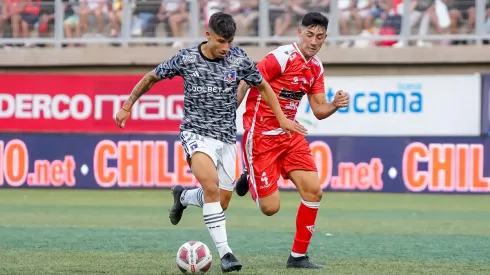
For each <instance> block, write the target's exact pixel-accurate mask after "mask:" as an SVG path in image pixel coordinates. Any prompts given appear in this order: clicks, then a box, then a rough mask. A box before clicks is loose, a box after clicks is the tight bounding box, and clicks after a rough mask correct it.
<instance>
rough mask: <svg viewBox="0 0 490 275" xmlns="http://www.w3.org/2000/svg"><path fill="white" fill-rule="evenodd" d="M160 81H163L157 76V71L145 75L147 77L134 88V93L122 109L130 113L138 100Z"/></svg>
mask: <svg viewBox="0 0 490 275" xmlns="http://www.w3.org/2000/svg"><path fill="white" fill-rule="evenodd" d="M160 80H162V79H161V78H159V77H158V76H157V74H156V73H155V71H151V72H148V73H147V74H145V76H143V78H142V79H141V80H140V81H139V82H138V83H137V84H136V86H134V88H133V91H132V92H131V94H130V95H129V97H128V99H127V100H126V101H125V102H124V104H123V106H122V109H123V110H126V111H128V112H129V111H130V110H131V108H132V107H133V105H134V103H135V102H136V101H138V99H139V98H140V97H141V96H142V95H144V94H145V93H146V92H148V91H149V90H150V89H151V87H152V86H153V85H154V84H155V83H157V82H158V81H160Z"/></svg>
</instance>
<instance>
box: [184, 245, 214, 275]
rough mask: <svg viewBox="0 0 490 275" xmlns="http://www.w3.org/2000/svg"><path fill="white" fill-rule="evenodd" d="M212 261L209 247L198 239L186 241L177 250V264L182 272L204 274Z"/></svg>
mask: <svg viewBox="0 0 490 275" xmlns="http://www.w3.org/2000/svg"><path fill="white" fill-rule="evenodd" d="M212 263H213V255H212V254H211V251H209V248H208V247H207V246H206V245H205V244H203V243H202V242H199V241H188V242H186V243H184V244H183V245H181V246H180V248H179V251H177V266H178V267H179V269H180V271H182V273H184V274H204V273H206V272H207V271H208V270H209V269H210V268H211V265H212Z"/></svg>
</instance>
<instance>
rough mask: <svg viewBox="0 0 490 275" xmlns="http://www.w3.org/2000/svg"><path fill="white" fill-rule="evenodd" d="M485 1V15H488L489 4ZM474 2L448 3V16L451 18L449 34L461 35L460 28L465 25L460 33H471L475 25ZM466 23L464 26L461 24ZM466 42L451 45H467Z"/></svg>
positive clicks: (455, 42)
mask: <svg viewBox="0 0 490 275" xmlns="http://www.w3.org/2000/svg"><path fill="white" fill-rule="evenodd" d="M488 2H489V1H486V13H487V14H488V13H490V4H489V3H488ZM475 6H476V1H475V0H450V1H448V7H449V15H450V17H451V28H450V32H451V34H458V33H461V31H460V27H461V26H462V25H465V27H464V30H463V31H462V33H464V34H469V33H473V32H474V30H475V24H476V8H475ZM465 21H466V24H463V23H464V22H465ZM467 43H468V42H467V41H461V40H455V41H452V44H454V45H457V44H467Z"/></svg>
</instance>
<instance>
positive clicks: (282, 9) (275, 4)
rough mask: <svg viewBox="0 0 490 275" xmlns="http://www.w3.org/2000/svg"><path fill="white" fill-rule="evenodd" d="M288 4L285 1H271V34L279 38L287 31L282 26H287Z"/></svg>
mask: <svg viewBox="0 0 490 275" xmlns="http://www.w3.org/2000/svg"><path fill="white" fill-rule="evenodd" d="M286 2H287V1H285V0H269V22H271V23H270V34H272V35H273V36H279V35H281V34H282V32H283V30H285V29H283V28H282V27H281V26H283V25H284V24H287V21H286V18H285V16H284V15H285V13H286Z"/></svg>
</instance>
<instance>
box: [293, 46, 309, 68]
mask: <svg viewBox="0 0 490 275" xmlns="http://www.w3.org/2000/svg"><path fill="white" fill-rule="evenodd" d="M293 47H294V48H295V49H296V51H297V52H298V54H299V55H300V56H301V57H302V58H303V60H304V61H305V63H306V64H308V63H309V62H310V61H311V60H312V59H313V57H311V58H310V60H306V58H305V56H304V55H303V53H302V52H301V51H300V50H299V47H298V45H297V44H296V42H294V43H293Z"/></svg>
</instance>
